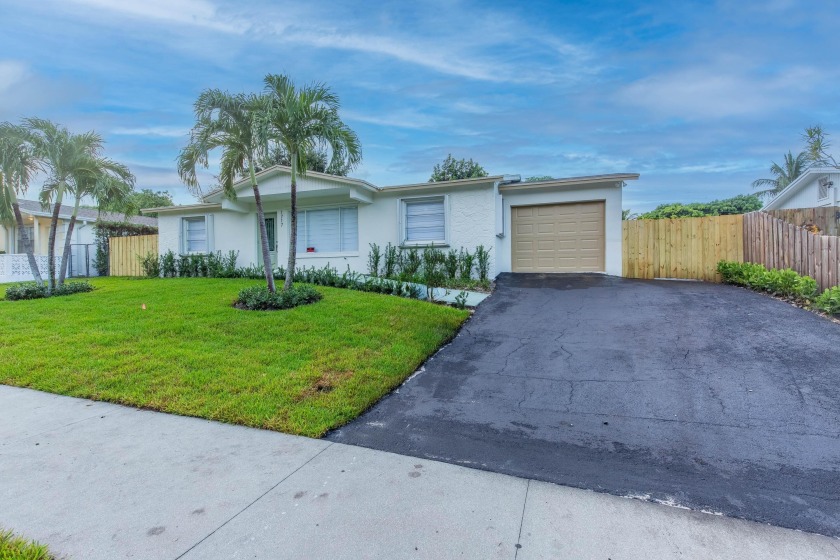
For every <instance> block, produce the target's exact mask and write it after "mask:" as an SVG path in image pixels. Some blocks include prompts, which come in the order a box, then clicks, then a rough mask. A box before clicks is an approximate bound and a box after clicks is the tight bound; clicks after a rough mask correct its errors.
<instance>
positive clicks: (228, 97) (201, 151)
mask: <svg viewBox="0 0 840 560" xmlns="http://www.w3.org/2000/svg"><path fill="white" fill-rule="evenodd" d="M266 105H267V99H266V98H265V97H264V96H261V95H253V94H244V93H238V94H230V93H228V92H226V91H222V90H219V89H207V90H204V91H203V92H202V93H201V94H200V95H199V96H198V99H197V100H196V102H195V105H194V111H195V119H196V122H195V125H194V126H193V128H192V131H191V132H190V143H189V144H187V146H186V147H185V148H184V149H183V150H181V153H180V154H179V155H178V174H179V175H180V176H181V180H182V181H184V183H185V184H186V185H187V187H188V188H189V189H190V191H192V192H193V194H195V195H197V196H201V194H202V191H201V186H200V185H199V184H198V177H197V176H196V167H197V166H199V165H200V166H201V167H203V168H205V169H206V168H207V165H208V156H209V153H210V152H211V151H212V150H215V149H216V148H220V149H221V150H222V160H221V164H220V170H219V183H220V185H221V187H222V189H223V192H224V195H225V196H226V197H227V198H229V199H231V200H235V199H236V190H235V189H234V188H233V184H234V182H235V181H236V178H237V177H241V176H245V175H247V176H248V177H249V178H250V181H251V189H252V190H253V191H254V202H255V203H256V205H257V221H258V225H259V230H260V246H261V248H262V255H263V263H265V266H264V268H265V281H266V283H267V284H268V290H269V291H270V292H272V293H274V292H275V291H276V287H275V285H274V272H273V271H272V270H271V254H270V251H269V247H268V232H267V231H266V229H265V214H264V212H263V207H262V198H261V197H260V189H259V184H258V183H257V178H256V171H255V168H256V165H257V162H258V161H259V160H260V158H262V157H264V155H265V149H266V144H267V141H268V137H267V128H266V119H265V110H266Z"/></svg>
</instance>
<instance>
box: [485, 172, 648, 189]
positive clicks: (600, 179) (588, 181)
mask: <svg viewBox="0 0 840 560" xmlns="http://www.w3.org/2000/svg"><path fill="white" fill-rule="evenodd" d="M639 177H640V175H639V174H638V173H609V174H606V175H585V176H581V177H561V178H558V179H551V180H547V181H533V182H523V183H513V184H510V185H502V186H501V187H500V190H511V191H513V190H527V189H544V188H551V187H568V186H577V185H596V184H601V183H615V186H616V187H618V186H624V182H625V181H636V180H638V179H639Z"/></svg>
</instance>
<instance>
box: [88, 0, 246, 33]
mask: <svg viewBox="0 0 840 560" xmlns="http://www.w3.org/2000/svg"><path fill="white" fill-rule="evenodd" d="M71 1H72V2H75V3H76V4H83V5H85V6H89V7H91V8H96V9H99V10H108V11H111V12H118V13H121V14H123V15H126V16H130V17H137V18H143V19H151V20H156V21H159V22H161V23H167V24H178V25H191V26H198V27H204V28H208V29H213V30H215V31H223V32H225V33H244V32H245V31H246V28H245V27H244V26H242V25H241V23H242V22H238V21H236V20H235V19H232V18H230V17H229V16H227V15H224V16H223V15H222V14H220V13H219V10H218V8H217V7H216V5H215V4H213V3H212V2H208V1H206V0H177V1H174V2H173V1H172V0H71Z"/></svg>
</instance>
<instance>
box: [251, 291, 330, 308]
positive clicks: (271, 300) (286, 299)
mask: <svg viewBox="0 0 840 560" xmlns="http://www.w3.org/2000/svg"><path fill="white" fill-rule="evenodd" d="M322 297H323V296H322V295H321V293H320V292H319V291H317V290H316V289H315V288H313V287H312V286H305V285H304V286H292V287H291V288H289V289H288V290H280V291H278V292H275V293H273V294H272V293H271V292H269V291H268V288H267V287H266V286H252V287H250V288H245V289H244V290H242V291H240V292H239V296H237V298H236V301H235V302H234V306H236V307H238V308H239V309H249V310H252V311H269V310H279V309H291V308H293V307H298V306H300V305H306V304H309V303H315V302H316V301H319V300H320V299H321V298H322Z"/></svg>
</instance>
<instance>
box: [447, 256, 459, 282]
mask: <svg viewBox="0 0 840 560" xmlns="http://www.w3.org/2000/svg"><path fill="white" fill-rule="evenodd" d="M445 267H446V277H447V278H449V279H450V280H452V279H453V278H457V276H458V251H456V250H455V249H450V250H449V252H447V253H446V264H445Z"/></svg>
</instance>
